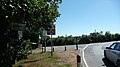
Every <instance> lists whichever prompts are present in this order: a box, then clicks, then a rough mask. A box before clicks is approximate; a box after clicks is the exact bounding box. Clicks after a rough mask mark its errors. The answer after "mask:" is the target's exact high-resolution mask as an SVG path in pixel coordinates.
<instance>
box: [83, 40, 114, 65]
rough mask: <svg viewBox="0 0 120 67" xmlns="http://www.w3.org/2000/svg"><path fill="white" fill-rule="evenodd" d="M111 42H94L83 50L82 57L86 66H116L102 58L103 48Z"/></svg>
mask: <svg viewBox="0 0 120 67" xmlns="http://www.w3.org/2000/svg"><path fill="white" fill-rule="evenodd" d="M112 43H113V42H106V43H94V44H91V45H89V46H88V47H87V48H86V49H85V50H84V58H85V61H86V64H87V65H86V66H87V67H116V66H115V65H114V64H113V63H111V62H110V61H109V60H107V59H105V58H104V49H105V47H107V46H110V45H111V44H112Z"/></svg>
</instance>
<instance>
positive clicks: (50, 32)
mask: <svg viewBox="0 0 120 67" xmlns="http://www.w3.org/2000/svg"><path fill="white" fill-rule="evenodd" d="M47 35H51V56H53V52H54V48H53V42H52V35H55V25H53V27H52V28H51V29H49V30H48V31H47Z"/></svg>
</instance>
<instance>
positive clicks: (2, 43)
mask: <svg viewBox="0 0 120 67" xmlns="http://www.w3.org/2000/svg"><path fill="white" fill-rule="evenodd" d="M61 2H62V0H0V67H1V66H3V67H11V66H10V65H11V64H12V63H14V60H15V59H16V58H18V59H21V58H24V57H25V56H26V55H27V54H28V53H27V52H28V51H29V49H31V48H30V46H29V45H28V44H30V43H29V42H30V41H23V40H21V41H19V40H18V35H17V32H16V31H12V30H11V24H12V23H20V24H25V27H26V28H25V29H26V31H27V34H28V35H25V37H24V38H23V39H25V40H27V39H31V41H33V42H37V41H38V35H36V34H31V32H37V33H38V31H39V29H40V28H43V29H45V30H48V29H49V28H51V27H52V25H53V24H54V22H55V21H56V20H57V17H59V16H60V13H59V12H58V8H59V6H58V5H59V4H60V3H61ZM30 35H32V36H30ZM24 55H25V56H24ZM6 63H7V64H6Z"/></svg>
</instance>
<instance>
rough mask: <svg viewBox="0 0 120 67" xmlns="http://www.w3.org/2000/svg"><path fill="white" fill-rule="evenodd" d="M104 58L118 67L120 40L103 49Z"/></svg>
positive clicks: (119, 64) (119, 61) (119, 65)
mask: <svg viewBox="0 0 120 67" xmlns="http://www.w3.org/2000/svg"><path fill="white" fill-rule="evenodd" d="M104 58H107V59H108V60H110V61H111V62H113V63H114V64H115V65H116V66H117V67H120V42H114V43H113V44H112V45H110V46H109V47H106V49H105V50H104Z"/></svg>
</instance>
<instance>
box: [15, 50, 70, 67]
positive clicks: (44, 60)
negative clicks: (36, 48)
mask: <svg viewBox="0 0 120 67" xmlns="http://www.w3.org/2000/svg"><path fill="white" fill-rule="evenodd" d="M13 67H70V64H67V63H63V62H62V61H60V57H58V56H56V55H55V54H54V56H51V54H50V52H46V53H33V54H30V55H28V57H27V59H22V60H20V61H19V62H17V63H16V64H14V65H13Z"/></svg>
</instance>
